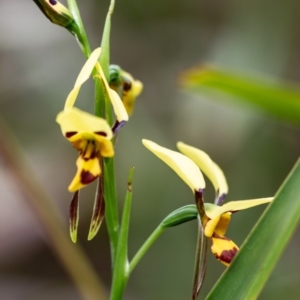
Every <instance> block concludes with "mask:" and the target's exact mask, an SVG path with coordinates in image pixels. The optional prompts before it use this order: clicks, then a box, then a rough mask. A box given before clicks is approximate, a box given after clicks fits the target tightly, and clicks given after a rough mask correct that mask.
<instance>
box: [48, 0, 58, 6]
mask: <svg viewBox="0 0 300 300" xmlns="http://www.w3.org/2000/svg"><path fill="white" fill-rule="evenodd" d="M49 2H50V4H52V5H56V4H57V1H56V0H50V1H49Z"/></svg>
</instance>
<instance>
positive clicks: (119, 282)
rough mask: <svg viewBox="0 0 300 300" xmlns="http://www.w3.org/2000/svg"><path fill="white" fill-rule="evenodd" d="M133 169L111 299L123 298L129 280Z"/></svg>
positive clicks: (130, 174) (119, 240) (121, 228)
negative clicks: (129, 234)
mask: <svg viewBox="0 0 300 300" xmlns="http://www.w3.org/2000/svg"><path fill="white" fill-rule="evenodd" d="M133 171H134V168H131V169H130V173H129V177H128V187H127V193H126V198H125V204H124V209H123V216H122V223H121V227H120V233H119V239H118V247H117V252H116V256H115V264H114V274H113V282H112V289H111V296H110V300H119V299H122V296H123V293H124V289H125V286H126V283H127V281H128V275H129V274H128V231H129V221H130V209H131V202H132V176H133Z"/></svg>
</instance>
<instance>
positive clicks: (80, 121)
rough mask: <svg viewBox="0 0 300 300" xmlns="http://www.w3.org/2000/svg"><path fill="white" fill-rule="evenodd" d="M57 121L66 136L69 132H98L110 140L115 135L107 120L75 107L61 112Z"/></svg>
mask: <svg viewBox="0 0 300 300" xmlns="http://www.w3.org/2000/svg"><path fill="white" fill-rule="evenodd" d="M56 122H57V123H58V124H59V125H60V127H61V131H62V133H63V135H64V136H66V135H67V133H68V132H69V133H70V132H72V133H77V132H90V133H94V132H98V133H101V135H102V136H105V137H106V138H107V139H109V140H110V139H111V138H112V136H113V133H112V131H111V129H110V126H109V125H108V123H107V121H106V120H104V119H102V118H99V117H96V116H94V115H92V114H89V113H87V112H84V111H82V110H80V109H78V108H75V107H73V108H70V109H68V110H64V111H62V112H60V113H59V114H58V115H57V117H56Z"/></svg>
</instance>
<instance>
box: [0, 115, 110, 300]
mask: <svg viewBox="0 0 300 300" xmlns="http://www.w3.org/2000/svg"><path fill="white" fill-rule="evenodd" d="M8 136H9V139H8V138H7V137H8ZM0 156H2V157H3V159H4V161H5V162H6V163H7V164H8V165H9V168H10V170H11V172H12V173H13V175H14V177H15V179H16V181H17V182H18V186H19V188H20V189H21V190H22V191H23V192H24V194H25V195H26V196H27V199H28V201H29V203H30V205H31V206H32V208H33V209H34V210H35V212H36V216H37V217H38V218H39V221H40V222H41V224H42V226H43V227H44V229H45V231H46V233H47V236H48V237H49V239H50V241H51V243H50V245H51V246H52V248H53V250H54V252H56V254H57V256H58V258H59V259H60V261H61V263H62V265H63V266H64V267H65V269H66V271H67V272H68V273H69V275H70V277H71V278H72V279H73V281H74V283H75V285H76V286H77V288H78V290H79V292H80V294H81V296H82V298H83V299H88V300H90V299H91V300H94V299H97V300H104V299H107V298H106V293H105V289H104V287H103V286H102V284H101V281H100V279H99V278H98V276H97V274H96V273H95V271H94V269H93V267H92V266H91V265H90V263H89V261H88V259H87V257H86V256H85V254H84V252H83V251H82V249H81V248H80V247H79V246H78V244H73V243H72V242H71V241H70V238H69V236H68V234H67V230H66V226H65V224H64V222H63V221H62V219H63V218H62V217H61V212H60V211H59V210H58V209H57V207H56V206H55V205H54V203H55V201H54V200H53V199H51V196H50V195H49V194H48V193H47V192H46V191H45V190H44V189H43V187H42V184H41V183H40V181H39V178H38V177H37V176H35V174H34V172H33V170H32V169H31V167H30V165H29V164H28V163H27V162H26V159H25V155H24V153H23V152H22V149H21V147H20V145H19V143H18V141H17V139H16V138H15V137H14V135H13V133H12V132H11V130H10V129H9V128H8V126H7V125H6V124H5V122H4V121H2V120H1V119H0Z"/></svg>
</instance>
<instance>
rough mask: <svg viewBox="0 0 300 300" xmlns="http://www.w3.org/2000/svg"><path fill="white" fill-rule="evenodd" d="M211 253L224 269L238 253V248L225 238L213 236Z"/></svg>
mask: <svg viewBox="0 0 300 300" xmlns="http://www.w3.org/2000/svg"><path fill="white" fill-rule="evenodd" d="M211 240H212V246H211V251H212V253H213V254H214V256H215V257H216V259H217V260H218V261H220V262H221V263H222V264H223V265H225V266H226V267H228V266H229V264H230V263H231V261H232V259H233V258H234V256H235V255H236V253H237V252H238V250H239V248H238V246H237V245H236V244H235V243H234V242H233V241H231V240H230V239H228V238H227V237H225V236H219V235H217V234H214V235H213V236H212V238H211Z"/></svg>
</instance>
